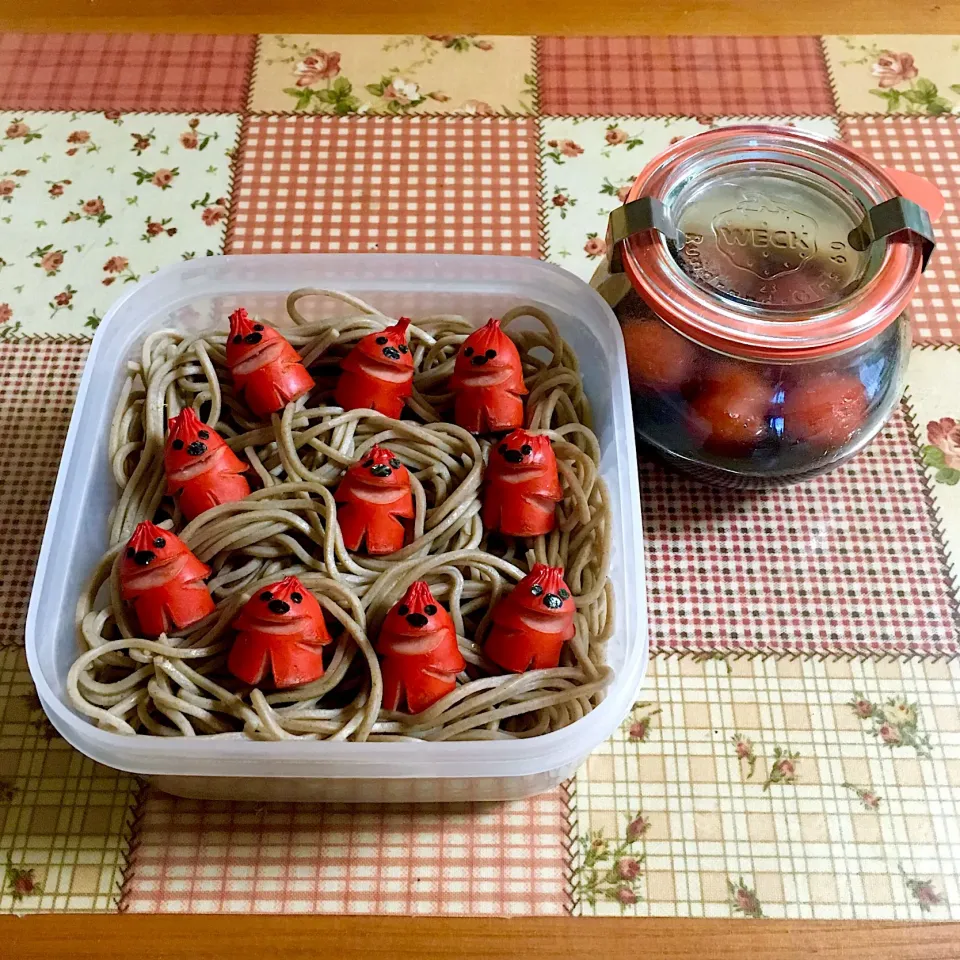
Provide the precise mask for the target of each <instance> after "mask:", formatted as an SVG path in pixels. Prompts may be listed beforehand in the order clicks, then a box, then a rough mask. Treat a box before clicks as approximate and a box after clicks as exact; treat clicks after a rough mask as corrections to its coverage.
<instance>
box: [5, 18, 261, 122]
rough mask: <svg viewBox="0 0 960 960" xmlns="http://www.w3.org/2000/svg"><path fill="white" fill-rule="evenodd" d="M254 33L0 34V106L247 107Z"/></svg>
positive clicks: (227, 110)
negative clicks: (245, 104) (242, 34)
mask: <svg viewBox="0 0 960 960" xmlns="http://www.w3.org/2000/svg"><path fill="white" fill-rule="evenodd" d="M255 44H256V37H253V36H249V35H247V36H230V35H224V36H214V35H205V36H203V35H194V34H168V35H151V34H146V33H142V34H138V33H127V34H125V33H34V34H30V33H2V32H0V110H3V109H10V110H184V111H186V110H202V111H210V112H213V111H225V112H229V111H233V110H240V109H242V108H243V105H244V92H245V81H246V78H247V75H248V73H249V70H250V66H251V63H252V60H253V51H254V46H255Z"/></svg>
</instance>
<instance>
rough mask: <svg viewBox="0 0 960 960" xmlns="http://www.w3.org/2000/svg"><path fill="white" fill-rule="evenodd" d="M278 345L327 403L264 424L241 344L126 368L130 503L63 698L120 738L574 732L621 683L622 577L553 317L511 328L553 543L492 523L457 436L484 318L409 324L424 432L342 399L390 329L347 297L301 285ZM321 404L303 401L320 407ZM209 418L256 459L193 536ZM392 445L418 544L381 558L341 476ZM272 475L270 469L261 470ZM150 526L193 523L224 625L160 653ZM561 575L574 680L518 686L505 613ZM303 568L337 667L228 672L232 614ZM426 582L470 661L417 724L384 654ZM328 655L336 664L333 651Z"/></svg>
mask: <svg viewBox="0 0 960 960" xmlns="http://www.w3.org/2000/svg"><path fill="white" fill-rule="evenodd" d="M311 297H326V298H331V299H333V300H336V301H341V303H342V304H345V305H346V306H347V307H348V308H349V309H351V310H352V311H355V312H354V313H352V315H350V316H347V317H340V318H336V319H324V320H322V321H308V320H307V319H306V318H305V317H304V316H303V315H302V313H301V311H300V309H299V308H298V304H300V303H301V301H303V300H304V298H311ZM287 311H288V313H289V315H290V319H291V321H292V326H286V327H284V328H283V333H284V335H285V336H286V337H287V339H288V340H289V341H290V343H291V344H293V346H294V347H295V348H296V349H297V350H298V351H299V352H300V354H301V356H302V357H303V360H304V363H305V364H306V365H307V366H308V367H309V368H310V371H311V373H312V374H313V376H314V377H315V379H316V380H317V384H318V387H317V390H315V391H313V392H312V394H311V396H310V398H309V400H307V399H306V398H304V399H302V400H300V401H298V402H297V403H293V404H290V405H288V406H287V407H286V409H284V410H283V412H282V413H281V414H274V415H273V418H272V421H271V422H270V423H269V424H267V423H263V422H258V421H256V420H254V419H251V414H250V412H249V410H248V409H247V408H246V406H245V405H244V403H243V402H242V400H241V399H240V398H238V397H237V396H236V395H235V394H234V392H233V389H232V386H231V378H230V374H229V370H228V369H227V366H226V354H225V342H226V333H224V332H217V333H209V332H208V333H203V334H199V335H197V334H185V333H182V332H178V331H175V330H160V331H158V332H156V333H154V334H152V335H150V336H149V337H148V338H147V339H146V341H145V342H144V344H143V346H142V348H141V351H140V357H139V359H136V360H131V361H129V363H128V366H127V373H126V378H125V381H124V384H123V387H122V389H121V393H120V398H119V401H118V403H117V408H116V412H115V415H114V419H113V422H112V424H111V428H110V435H109V458H110V465H111V468H112V472H113V475H114V477H115V479H116V482H117V485H118V487H119V490H120V494H119V500H118V502H117V505H116V507H115V508H114V510H113V511H112V513H111V516H110V520H109V543H110V548H109V550H108V551H107V553H106V554H105V555H104V556H103V557H102V559H101V560H100V562H99V564H98V565H97V567H96V569H95V571H94V573H93V575H92V576H91V578H90V581H89V583H88V585H87V587H86V589H85V590H84V592H83V595H82V596H81V598H80V601H79V603H78V607H77V624H78V630H79V634H80V640H81V644H82V648H83V651H84V652H83V653H82V654H81V655H80V657H79V658H78V659H77V660H76V661H75V663H74V664H73V666H72V667H71V669H70V672H69V676H68V681H67V688H68V693H69V696H70V699H71V702H72V703H73V705H74V706H75V708H76V709H77V710H78V711H80V712H81V713H83V714H84V715H86V716H87V717H89V718H90V719H91V721H93V722H94V723H96V724H97V725H98V726H99V727H101V728H102V729H105V730H109V731H112V732H116V733H121V734H128V735H133V734H141V735H153V736H185V737H193V736H197V735H205V736H210V735H212V736H221V737H248V738H254V739H260V740H286V739H292V738H306V739H325V740H326V739H328V740H354V741H363V740H370V741H396V740H411V739H415V740H428V741H437V740H503V739H513V738H517V737H532V736H537V735H539V734H544V733H548V732H550V731H552V730H557V729H560V728H562V727H564V726H567V725H568V724H570V723H573V722H574V721H576V720H577V719H579V718H580V717H582V716H583V715H584V714H586V713H587V712H589V711H590V710H591V709H592V708H593V707H594V706H595V705H596V704H597V703H598V702H599V700H600V699H601V697H602V693H603V689H604V687H605V686H607V684H608V683H609V682H610V680H611V679H612V671H611V670H610V668H609V667H607V666H605V655H604V648H605V643H606V640H607V639H608V638H609V636H610V633H611V631H612V626H613V594H612V590H611V585H610V582H609V580H608V577H607V566H608V560H609V555H610V537H611V532H612V531H611V526H612V524H611V517H610V510H609V506H608V495H607V491H606V487H605V485H604V482H603V480H602V479H601V477H600V475H599V468H598V465H599V456H600V452H599V445H598V442H597V438H596V436H595V435H594V433H593V431H592V430H591V417H590V406H589V403H588V400H587V398H586V396H585V395H584V392H583V385H582V380H581V377H580V372H579V368H578V364H577V358H576V357H575V356H574V354H573V352H572V350H571V348H570V347H569V345H568V344H567V343H566V342H565V341H564V340H563V339H562V338H561V337H560V335H559V333H558V331H557V328H556V326H555V325H554V323H553V321H552V320H551V318H550V317H549V316H548V315H547V314H545V313H543V312H542V311H540V310H539V309H537V308H535V307H518V308H516V309H514V310H511V311H509V312H508V313H507V314H505V315H504V317H503V319H502V327H503V328H505V329H508V330H509V327H510V325H511V323H513V322H514V321H516V320H517V319H518V318H527V319H528V323H526V324H524V326H525V327H526V326H531V325H532V326H537V324H535V323H534V324H531V323H529V320H530V319H532V320H533V321H539V329H533V330H531V329H524V330H509V333H510V336H511V337H512V339H513V340H514V341H515V343H516V344H517V347H518V348H519V350H520V355H521V358H522V362H523V370H524V378H525V383H526V386H527V388H528V389H529V395H528V397H527V399H526V427H527V429H530V430H534V431H540V432H544V433H545V434H546V435H547V436H549V438H550V440H551V441H552V443H553V447H554V451H555V453H556V456H557V462H558V465H559V470H560V480H561V485H562V488H563V493H564V499H563V500H562V502H561V503H559V504H558V507H557V519H558V523H557V529H555V530H554V531H553V532H552V533H550V534H548V535H546V536H540V537H536V538H530V539H527V540H521V539H515V538H511V537H503V536H500V535H499V534H495V533H493V534H491V533H488V532H487V531H485V530H484V528H483V526H482V524H481V521H480V511H481V483H482V479H483V469H484V463H485V460H486V457H487V455H488V450H489V446H490V441H489V440H487V439H478V438H476V437H474V436H473V435H472V434H470V433H468V432H467V431H466V430H464V429H462V428H461V427H458V426H456V425H454V424H452V423H447V422H444V420H445V418H447V417H450V416H451V407H452V400H453V397H452V395H451V394H450V393H449V392H448V390H447V380H448V378H449V376H450V374H451V373H452V372H453V365H454V360H455V357H456V352H457V349H458V348H459V346H460V344H461V343H462V341H463V340H465V339H466V337H467V336H468V335H469V334H470V333H471V332H472V330H473V325H472V324H471V323H470V322H469V321H467V320H465V319H464V318H462V317H458V316H450V315H443V316H431V317H425V318H422V319H420V320H419V321H417V322H416V323H415V324H412V325H411V326H410V328H409V330H408V336H409V340H410V348H411V351H412V353H413V360H414V371H415V373H414V393H413V397H412V399H411V400H409V401H408V412H407V416H408V417H409V419H402V420H393V419H390V418H388V417H385V416H382V415H380V414H378V413H375V412H374V411H372V410H350V411H346V412H344V411H343V410H342V409H341V408H340V407H338V406H334V405H332V400H330V397H331V395H332V387H333V385H334V383H335V379H336V375H337V372H338V370H339V363H340V360H341V359H342V358H343V357H344V356H345V355H346V353H347V352H348V351H349V349H350V348H351V347H352V346H353V345H354V344H355V343H356V342H357V341H358V340H359V339H360V338H361V337H363V336H365V335H366V334H368V333H370V332H371V331H375V330H380V329H383V328H384V327H386V326H389V325H390V324H392V323H394V320H393V319H392V318H388V317H386V316H385V315H383V314H382V313H380V312H379V311H378V310H377V309H376V308H374V307H372V306H370V305H369V304H366V303H364V302H362V301H360V300H357V299H355V298H353V297H351V296H349V295H347V294H343V293H338V292H336V291H330V290H313V289H303V290H297V291H294V292H293V293H292V294H290V296H289V297H288V298H287ZM308 403H309V404H310V405H307V404H308ZM186 406H192V407H193V408H194V410H195V411H196V412H197V413H198V414H199V415H200V417H201V419H203V420H205V421H206V422H207V423H208V424H211V425H212V426H213V427H214V428H215V429H216V430H217V431H219V433H220V434H221V435H222V436H223V437H224V438H225V439H226V440H227V442H228V444H229V445H230V447H231V448H232V449H233V450H234V451H235V452H236V453H237V454H238V456H240V457H241V458H244V457H245V458H246V459H247V460H248V461H249V463H250V466H251V468H252V473H251V474H250V476H251V478H252V482H253V484H254V485H256V486H258V487H259V489H255V490H254V491H253V492H252V493H251V494H250V495H249V496H248V497H247V498H246V499H244V500H242V501H240V502H237V503H230V504H223V505H221V506H218V507H215V508H213V509H211V510H208V511H206V512H204V513H202V514H201V515H200V516H198V517H196V518H195V519H194V520H192V521H191V522H189V523H185V522H184V519H183V518H182V516H181V515H180V512H179V510H178V508H177V507H176V505H175V504H174V502H173V501H172V500H171V498H169V497H167V496H166V495H165V477H164V468H163V446H164V431H165V427H166V422H167V418H168V417H172V416H175V415H176V414H177V413H178V412H179V411H180V410H181V409H183V408H184V407H186ZM374 444H383V445H386V446H388V447H389V448H390V450H391V451H393V453H395V454H396V456H397V457H399V458H400V459H401V460H402V461H403V463H404V464H405V465H406V466H407V468H408V469H409V471H410V476H411V482H412V488H413V496H414V505H415V511H416V516H415V519H414V521H413V540H412V542H411V543H410V544H409V545H408V546H405V547H404V548H403V549H402V550H400V551H398V552H396V553H394V554H392V555H390V556H389V557H385V558H373V557H367V556H365V555H362V554H352V553H349V552H348V551H347V550H346V549H345V548H344V545H343V540H342V537H341V534H340V528H339V526H338V524H337V519H336V506H335V503H334V498H333V495H334V491H335V489H336V486H337V484H338V482H339V480H340V478H341V476H342V474H343V471H344V470H345V469H346V468H347V467H348V466H349V465H350V464H352V463H353V462H354V461H356V460H357V459H360V458H362V457H363V455H364V454H365V452H366V451H367V450H368V449H369V448H370V447H372V446H373V445H374ZM254 475H255V476H254ZM145 519H153V520H154V521H155V522H157V523H160V524H161V526H164V527H166V528H168V529H173V530H175V531H177V533H178V536H180V537H181V539H183V540H184V541H185V542H186V544H187V545H188V546H189V547H190V549H191V550H192V551H193V552H194V553H195V554H196V555H197V556H198V557H199V558H200V559H201V560H203V561H204V562H206V563H208V564H210V566H211V567H212V568H213V573H212V575H211V577H210V579H209V581H208V586H209V588H210V591H211V593H212V595H213V598H214V600H215V601H216V604H217V609H216V611H215V613H213V614H211V615H210V616H209V617H207V618H206V619H205V620H204V621H202V622H200V623H199V624H196V625H195V626H193V627H191V628H190V629H187V630H184V631H182V633H181V634H180V635H178V636H175V637H174V636H161V637H160V638H159V639H146V638H143V637H140V636H138V634H137V629H136V624H135V621H134V620H133V619H132V618H131V616H130V613H129V612H128V610H127V609H126V608H125V606H124V604H123V602H122V601H121V599H120V585H119V580H118V573H117V571H118V558H119V555H120V551H121V548H122V547H123V546H124V545H125V544H126V541H127V540H128V539H129V537H130V536H131V534H132V533H133V530H134V528H135V527H136V525H137V524H138V523H139V522H141V521H142V520H145ZM537 562H540V563H548V564H550V565H553V566H562V567H564V569H565V579H566V582H567V584H568V585H569V587H570V589H571V591H572V594H573V598H574V600H575V602H576V615H575V626H576V635H575V636H574V637H573V639H572V640H571V641H570V642H569V643H567V644H566V645H565V646H564V650H563V655H562V659H561V662H560V666H558V667H556V668H553V669H546V670H531V671H529V672H527V673H523V674H505V673H503V672H502V671H501V670H500V668H499V667H497V666H496V665H495V664H493V663H491V662H490V661H489V660H487V659H486V658H485V657H484V654H483V639H484V637H485V636H486V633H487V630H488V628H489V625H490V613H491V610H492V608H493V606H494V605H495V604H496V602H497V601H498V600H499V599H500V598H501V597H502V596H503V595H505V593H507V592H508V591H510V590H511V589H512V588H513V586H514V585H515V584H516V583H517V581H519V580H520V579H521V578H522V577H524V576H525V575H526V574H527V573H528V572H529V571H530V569H531V567H532V566H533V564H534V563H537ZM290 574H295V575H296V576H298V577H299V578H300V580H301V581H302V582H303V584H304V585H305V586H306V587H307V588H308V589H309V590H310V591H312V593H313V594H314V595H315V596H316V597H317V599H318V601H319V602H320V604H321V605H322V607H323V608H324V611H325V613H326V615H327V617H326V619H327V622H328V625H329V626H330V627H331V632H332V633H333V636H334V638H335V642H334V643H333V644H332V645H331V648H328V656H327V658H325V659H327V660H328V662H327V665H326V672H325V674H324V676H323V677H322V678H320V679H319V680H316V681H315V682H313V683H310V684H307V685H304V686H301V687H298V688H295V689H290V690H283V691H272V690H269V689H260V688H258V687H253V688H250V687H249V686H247V685H245V684H243V683H242V682H241V681H239V680H237V679H235V678H234V677H232V676H231V675H230V674H229V673H228V672H227V669H226V659H227V654H228V653H229V650H230V644H231V642H232V638H233V631H232V630H231V627H230V624H231V621H232V620H233V619H234V618H235V616H236V614H237V612H238V611H239V609H240V607H241V606H243V604H244V603H245V602H246V601H247V600H248V599H249V598H250V597H251V596H252V595H253V594H254V593H255V592H256V591H258V590H260V589H261V588H262V587H263V586H264V585H266V584H269V583H271V582H273V581H275V580H277V579H279V578H280V577H282V576H286V575H290ZM415 580H425V581H426V582H427V583H428V584H429V586H430V589H431V591H432V592H433V594H434V596H435V597H436V598H437V599H438V600H439V601H440V602H442V603H443V604H445V605H446V606H447V607H448V608H449V610H450V614H451V616H452V618H453V622H454V625H455V626H456V630H457V636H458V642H459V646H460V650H461V652H462V654H463V656H464V658H465V660H466V663H467V666H466V669H465V670H464V671H463V672H462V673H461V674H460V676H459V677H458V679H457V687H456V689H455V690H454V691H453V692H451V693H449V694H448V695H446V696H445V697H444V698H443V699H442V700H440V701H438V702H437V703H436V704H434V705H433V706H431V707H430V708H429V709H427V710H425V711H424V712H422V713H419V714H416V715H413V716H411V715H408V714H406V713H400V712H391V711H388V710H384V709H382V707H381V699H382V692H383V688H382V681H381V674H380V668H379V665H378V661H377V656H376V654H375V652H374V649H373V641H374V639H375V637H376V635H377V630H378V627H379V625H380V623H381V622H382V620H383V618H384V616H385V615H386V613H387V611H388V610H389V609H390V607H391V606H392V605H393V604H394V603H396V602H397V600H398V599H399V598H400V597H401V596H402V595H403V593H404V591H405V590H406V588H407V587H408V586H409V585H410V584H411V583H412V582H413V581H415ZM330 649H332V657H330V655H329V650H330Z"/></svg>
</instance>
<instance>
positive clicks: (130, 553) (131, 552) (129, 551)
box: [127, 547, 137, 560]
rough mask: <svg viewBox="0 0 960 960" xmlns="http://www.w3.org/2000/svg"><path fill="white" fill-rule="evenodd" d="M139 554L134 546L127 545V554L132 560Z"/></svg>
mask: <svg viewBox="0 0 960 960" xmlns="http://www.w3.org/2000/svg"><path fill="white" fill-rule="evenodd" d="M136 555H137V551H136V550H134V549H133V547H127V556H128V557H129V558H130V559H131V560H132V559H133V558H134V557H135V556H136Z"/></svg>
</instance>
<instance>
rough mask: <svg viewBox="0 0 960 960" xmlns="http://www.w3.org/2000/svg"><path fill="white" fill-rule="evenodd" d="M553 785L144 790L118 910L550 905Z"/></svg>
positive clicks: (558, 890) (475, 909)
mask: <svg viewBox="0 0 960 960" xmlns="http://www.w3.org/2000/svg"><path fill="white" fill-rule="evenodd" d="M566 829H567V823H566V803H565V796H564V794H563V793H562V792H561V791H560V790H555V791H553V792H552V793H547V794H544V795H542V796H539V797H534V798H531V799H529V800H518V801H514V802H511V803H504V804H472V805H465V806H455V805H445V806H443V807H419V808H418V807H411V806H389V805H385V806H370V805H351V806H340V805H336V806H335V805H329V806H310V805H306V806H303V805H297V804H265V805H264V804H253V803H224V802H220V801H199V800H177V799H173V798H172V797H168V796H166V795H165V794H162V793H159V792H157V791H153V790H151V791H150V792H149V795H148V797H147V799H146V802H145V804H144V805H143V807H142V816H141V818H140V821H139V831H138V836H137V840H136V844H135V849H134V850H133V853H132V860H131V870H130V873H129V877H128V880H127V883H126V885H125V887H124V893H123V900H122V902H121V909H123V910H129V911H131V912H139V913H183V912H189V913H242V914H246V913H364V914H369V913H395V914H407V915H409V914H447V915H454V914H456V915H463V914H466V915H476V914H481V915H483V914H487V915H511V914H516V915H521V916H536V915H558V914H563V913H564V912H565V911H566V908H567V899H566V893H565V884H566V874H565V862H566V854H565V849H564V841H565V837H566Z"/></svg>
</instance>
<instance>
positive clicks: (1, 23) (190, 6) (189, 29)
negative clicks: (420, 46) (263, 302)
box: [0, 0, 960, 36]
mask: <svg viewBox="0 0 960 960" xmlns="http://www.w3.org/2000/svg"><path fill="white" fill-rule="evenodd" d="M0 30H28V31H39V32H61V31H83V30H89V31H107V32H128V31H129V32H141V33H144V32H151V33H177V32H179V33H322V34H343V33H377V34H395V33H402V34H411V33H413V34H417V33H427V32H432V33H436V32H438V31H444V30H446V31H450V32H457V33H482V34H515V35H577V34H608V35H618V36H625V35H630V34H640V35H660V36H663V35H669V34H695V35H710V34H713V35H718V34H743V35H767V36H770V35H776V34H783V35H786V34H805V35H818V34H874V33H876V34H902V33H907V34H909V33H933V34H951V33H960V0H906V2H904V0H844V2H843V3H837V2H836V0H793V2H791V3H777V2H771V0H695V2H690V0H662V2H660V3H641V2H634V3H626V4H625V3H608V4H599V5H598V4H591V3H584V2H583V0H552V2H551V3H549V4H546V3H542V2H539V0H486V2H485V3H475V4H445V5H444V4H438V3H437V2H436V0H406V2H405V3H397V2H396V0H364V2H363V3H356V4H351V3H343V4H339V5H336V6H330V5H323V6H321V7H317V6H315V5H313V4H309V3H303V2H302V0H271V3H269V4H267V5H264V4H263V3H262V2H261V0H159V2H156V3H152V4H146V5H141V6H137V5H136V4H133V5H131V4H130V3H129V0H61V2H60V3H59V4H57V5H56V6H55V7H51V6H50V4H49V2H48V0H9V2H8V3H5V4H3V5H2V9H0Z"/></svg>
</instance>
